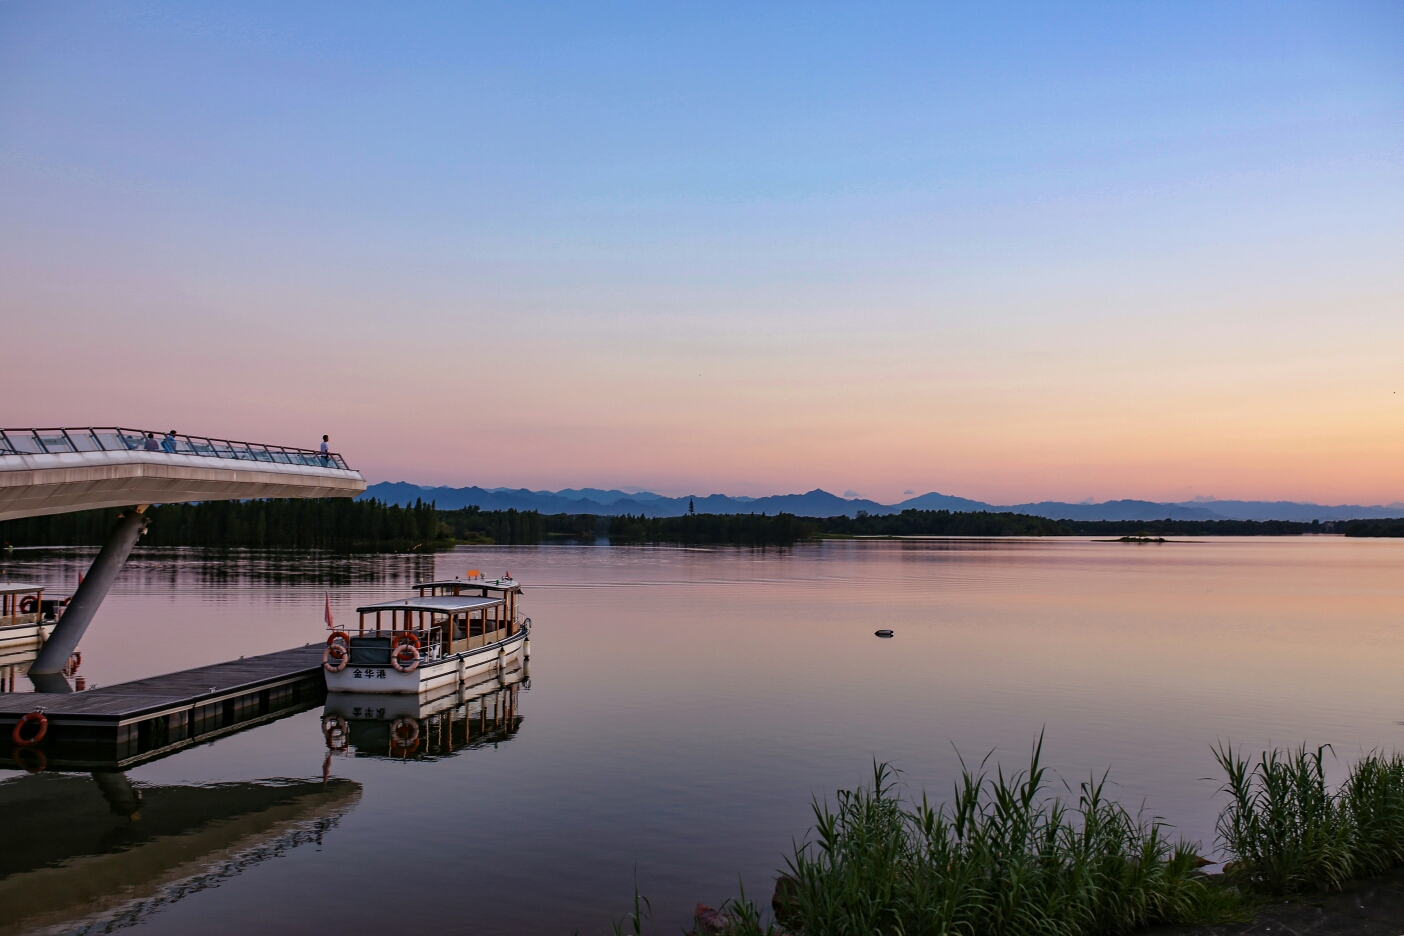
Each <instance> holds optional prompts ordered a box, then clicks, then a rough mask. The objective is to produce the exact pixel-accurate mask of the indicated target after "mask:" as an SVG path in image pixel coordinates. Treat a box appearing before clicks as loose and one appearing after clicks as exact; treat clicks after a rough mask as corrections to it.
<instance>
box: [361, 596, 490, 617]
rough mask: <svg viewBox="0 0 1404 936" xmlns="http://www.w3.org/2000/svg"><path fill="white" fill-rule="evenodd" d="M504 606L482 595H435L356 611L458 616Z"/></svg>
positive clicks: (381, 604)
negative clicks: (481, 609) (464, 612)
mask: <svg viewBox="0 0 1404 936" xmlns="http://www.w3.org/2000/svg"><path fill="white" fill-rule="evenodd" d="M502 604H504V602H503V600H502V599H501V598H487V597H484V596H482V595H435V596H433V597H426V598H396V599H395V600H394V601H382V602H380V603H379V604H373V605H365V606H364V607H360V608H357V609H356V613H357V614H365V613H367V612H370V611H434V612H436V613H438V614H457V613H459V612H460V611H477V610H478V609H479V608H493V607H497V606H499V605H502Z"/></svg>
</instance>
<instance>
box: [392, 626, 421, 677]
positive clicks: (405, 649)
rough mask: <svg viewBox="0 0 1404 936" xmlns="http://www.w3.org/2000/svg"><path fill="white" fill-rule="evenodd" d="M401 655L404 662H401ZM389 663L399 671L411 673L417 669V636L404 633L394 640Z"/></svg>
mask: <svg viewBox="0 0 1404 936" xmlns="http://www.w3.org/2000/svg"><path fill="white" fill-rule="evenodd" d="M401 657H403V658H404V662H401ZM390 665H391V666H393V667H395V669H397V670H399V671H400V672H401V673H413V672H414V671H415V670H417V669H419V638H418V637H416V636H414V634H410V633H404V634H401V635H400V638H399V640H397V641H396V642H395V652H394V653H392V654H390Z"/></svg>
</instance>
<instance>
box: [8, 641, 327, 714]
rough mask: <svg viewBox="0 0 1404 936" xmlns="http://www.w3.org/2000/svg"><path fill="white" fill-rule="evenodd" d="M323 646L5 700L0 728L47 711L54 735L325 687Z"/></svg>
mask: <svg viewBox="0 0 1404 936" xmlns="http://www.w3.org/2000/svg"><path fill="white" fill-rule="evenodd" d="M321 665H322V646H321V645H320V644H313V645H309V646H305V647H296V648H294V649H292V650H282V651H279V652H277V653H266V654H263V655H262V656H253V657H246V658H244V659H241V660H230V661H229V662H227V663H216V664H214V665H213V666H201V667H197V668H196V669H189V670H182V671H180V672H177V673H166V674H165V675H163V676H152V677H149V678H147V679H137V680H133V681H132V682H126V683H119V684H117V685H114V686H102V687H100V688H97V689H91V690H89V691H87V692H73V693H68V694H63V695H58V694H54V695H51V694H38V693H28V692H26V693H6V694H0V726H9V725H13V724H14V723H15V722H16V721H17V720H18V719H19V718H20V716H22V715H24V714H25V713H26V712H33V711H36V710H42V711H43V713H44V715H45V717H46V718H48V719H49V723H50V726H51V729H58V728H61V727H62V726H64V725H74V726H76V725H89V726H94V727H96V726H105V725H110V726H112V727H113V728H116V727H117V726H119V725H124V724H127V723H129V722H140V721H145V720H148V719H151V718H154V717H158V716H168V715H171V714H175V713H179V712H182V711H184V712H188V711H190V710H192V709H194V708H195V707H197V706H199V707H202V708H203V707H206V706H211V705H219V704H222V703H225V702H229V701H235V702H238V701H241V700H243V699H245V698H247V697H248V696H250V695H253V694H256V693H260V692H265V691H268V690H272V689H277V688H279V687H281V686H284V685H288V684H295V683H304V682H308V681H311V680H315V681H316V682H319V683H320V682H321V681H322V676H321Z"/></svg>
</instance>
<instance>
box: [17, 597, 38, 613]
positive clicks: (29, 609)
mask: <svg viewBox="0 0 1404 936" xmlns="http://www.w3.org/2000/svg"><path fill="white" fill-rule="evenodd" d="M19 609H20V614H33V613H34V612H36V611H38V610H39V599H38V598H35V597H34V596H33V595H26V596H25V597H23V598H21V599H20V605H19Z"/></svg>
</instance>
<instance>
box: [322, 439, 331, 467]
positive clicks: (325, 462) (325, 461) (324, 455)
mask: <svg viewBox="0 0 1404 936" xmlns="http://www.w3.org/2000/svg"><path fill="white" fill-rule="evenodd" d="M329 442H331V437H330V436H322V465H323V466H326V465H330V464H331V459H330V458H328V457H327V453H328V451H330V449H329V448H328V443H329Z"/></svg>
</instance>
